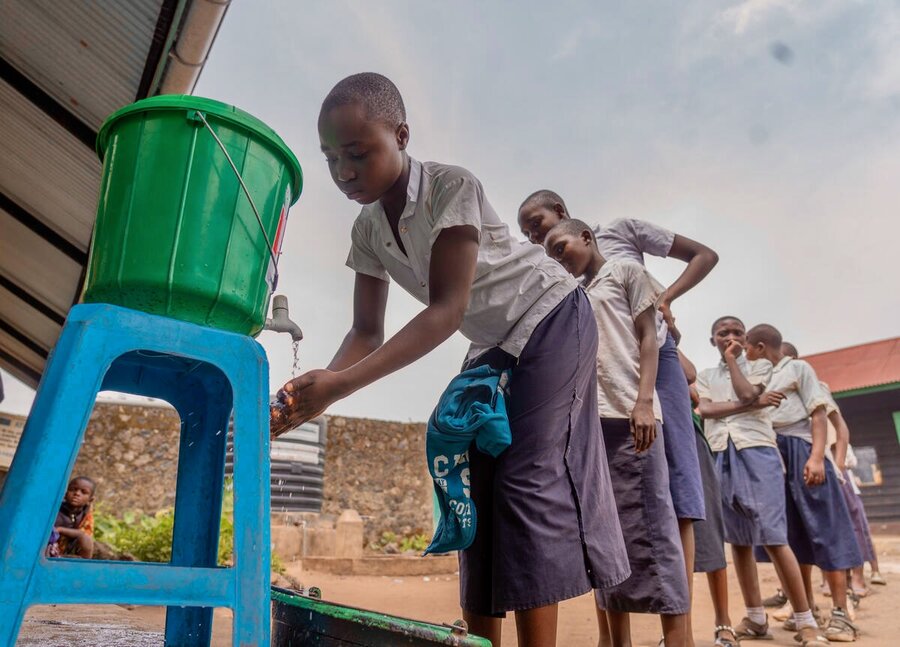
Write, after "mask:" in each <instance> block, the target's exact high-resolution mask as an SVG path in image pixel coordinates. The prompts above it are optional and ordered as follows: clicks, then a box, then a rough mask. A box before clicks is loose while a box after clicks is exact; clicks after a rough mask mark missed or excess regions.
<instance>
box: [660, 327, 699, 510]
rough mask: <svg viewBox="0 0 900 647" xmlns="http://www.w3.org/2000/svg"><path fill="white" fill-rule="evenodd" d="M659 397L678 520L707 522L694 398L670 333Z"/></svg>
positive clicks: (663, 349) (664, 350) (663, 353)
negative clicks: (695, 426) (696, 435)
mask: <svg viewBox="0 0 900 647" xmlns="http://www.w3.org/2000/svg"><path fill="white" fill-rule="evenodd" d="M656 393H657V395H658V396H659V404H660V407H662V416H663V435H664V436H665V437H666V461H667V462H668V463H669V489H670V490H671V492H672V503H673V504H674V505H675V515H676V516H677V517H678V518H679V519H695V520H696V519H705V518H706V511H705V509H704V505H703V484H702V483H701V481H700V463H699V461H698V459H697V441H696V439H695V438H694V419H693V417H692V416H691V394H690V392H689V390H688V383H687V378H685V376H684V370H683V369H682V368H681V362H680V361H679V360H678V349H677V348H676V347H675V339H674V338H673V337H672V335H671V333H670V334H669V335H668V336H667V337H666V343H664V344H663V345H662V347H661V348H660V349H659V367H658V368H657V372H656Z"/></svg>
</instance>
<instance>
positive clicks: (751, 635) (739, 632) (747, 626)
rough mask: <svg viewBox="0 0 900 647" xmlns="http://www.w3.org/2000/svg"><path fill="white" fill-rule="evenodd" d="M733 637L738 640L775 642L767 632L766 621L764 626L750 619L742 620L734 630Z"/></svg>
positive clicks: (767, 625) (767, 623) (773, 637)
mask: <svg viewBox="0 0 900 647" xmlns="http://www.w3.org/2000/svg"><path fill="white" fill-rule="evenodd" d="M735 636H736V637H737V639H738V640H739V641H740V640H775V636H773V635H772V634H771V632H770V631H769V621H768V619H767V620H766V622H765V623H764V624H758V623H756V622H753V621H752V620H751V619H750V618H744V619H743V620H741V623H740V624H739V625H738V626H737V627H736V628H735Z"/></svg>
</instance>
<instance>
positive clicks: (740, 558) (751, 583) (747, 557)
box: [731, 545, 799, 608]
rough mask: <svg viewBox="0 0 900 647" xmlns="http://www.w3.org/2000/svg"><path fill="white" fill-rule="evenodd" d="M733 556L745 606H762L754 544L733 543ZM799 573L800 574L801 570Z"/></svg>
mask: <svg viewBox="0 0 900 647" xmlns="http://www.w3.org/2000/svg"><path fill="white" fill-rule="evenodd" d="M731 556H732V559H733V560H734V571H735V573H736V574H737V580H738V586H740V588H741V596H742V597H743V598H744V606H745V607H749V608H752V607H761V606H762V596H761V595H760V594H759V576H758V575H757V573H756V560H755V559H753V546H735V545H732V546H731ZM797 575H798V576H799V572H798V573H797ZM798 579H799V578H798Z"/></svg>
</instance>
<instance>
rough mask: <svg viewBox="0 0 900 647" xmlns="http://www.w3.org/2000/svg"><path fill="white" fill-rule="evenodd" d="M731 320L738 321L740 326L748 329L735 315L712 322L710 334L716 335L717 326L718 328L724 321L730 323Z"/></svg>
mask: <svg viewBox="0 0 900 647" xmlns="http://www.w3.org/2000/svg"><path fill="white" fill-rule="evenodd" d="M729 319H732V320H734V321H737V322H738V323H739V324H741V328H746V326H745V325H744V322H743V321H741V320H740V318H739V317H735V316H734V315H725V316H723V317H719V318H718V319H716V320H715V321H714V322H712V326H711V327H710V329H709V333H710V334H711V335H714V334H715V333H716V326H718V325H719V324H720V323H722V322H723V321H728V320H729Z"/></svg>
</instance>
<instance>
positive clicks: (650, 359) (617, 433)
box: [544, 219, 690, 647]
mask: <svg viewBox="0 0 900 647" xmlns="http://www.w3.org/2000/svg"><path fill="white" fill-rule="evenodd" d="M544 247H545V249H546V250H547V255H548V256H550V257H551V258H553V259H555V260H557V261H559V263H560V264H561V265H562V266H563V267H564V268H566V270H567V271H568V272H569V273H571V274H572V275H573V276H581V277H583V281H584V287H585V291H586V292H587V295H588V298H589V299H590V302H591V306H592V308H593V310H594V317H595V318H596V320H597V331H598V334H599V338H600V344H599V348H600V349H601V351H600V354H599V355H597V358H596V361H597V385H598V394H599V398H598V403H599V411H600V424H601V428H602V433H603V442H604V443H605V445H606V455H607V458H608V460H609V469H610V474H611V477H612V483H613V491H614V493H615V497H616V507H617V508H618V511H619V521H620V523H621V525H622V534H623V536H624V537H625V546H626V548H627V551H628V561H629V564H630V566H631V577H630V578H628V579H627V580H625V582H623V583H622V584H620V585H619V586H616V587H613V588H610V589H607V590H605V591H597V592H596V594H595V595H596V600H597V610H598V611H597V615H598V623H599V625H600V642H599V645H600V646H601V647H606V646H609V647H623V646H628V645H630V644H631V627H630V620H629V614H630V613H656V614H659V616H660V622H661V624H662V630H663V639H664V641H665V644H666V646H667V647H686V646H687V645H688V638H687V634H686V631H687V628H686V622H685V621H686V617H687V613H688V611H689V610H690V593H689V591H688V583H687V578H686V574H685V567H684V557H683V555H682V552H681V546H680V542H679V541H678V539H677V534H676V533H677V530H678V522H677V520H676V517H675V510H674V508H673V506H672V497H671V494H670V493H669V478H668V476H669V475H668V468H667V466H666V456H665V450H664V445H665V440H664V438H663V436H662V435H661V434H659V433H658V432H659V431H660V427H661V423H660V419H661V417H662V408H661V407H660V404H659V398H658V397H657V395H656V390H655V388H654V384H655V382H656V367H657V365H658V363H659V357H658V353H659V346H658V342H657V339H656V303H657V302H658V301H659V299H660V298H661V297H662V294H663V287H662V286H661V285H660V284H659V283H658V282H656V280H654V279H653V277H651V276H650V274H649V272H647V270H646V268H645V267H644V266H643V265H641V264H639V263H636V262H634V261H632V260H627V259H616V260H612V261H607V260H606V259H605V258H603V256H602V255H601V254H600V252H599V251H598V249H597V245H596V242H595V241H594V233H593V231H591V228H590V227H589V226H588V225H586V224H584V223H583V222H581V221H579V220H571V219H567V220H564V221H563V222H561V223H560V224H559V225H557V226H556V227H554V228H553V229H551V230H550V232H549V233H548V234H547V237H546V239H545V241H544ZM604 616H605V617H604ZM604 621H605V622H604ZM607 629H608V631H609V633H608V635H604V634H605V632H606V631H607Z"/></svg>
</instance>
